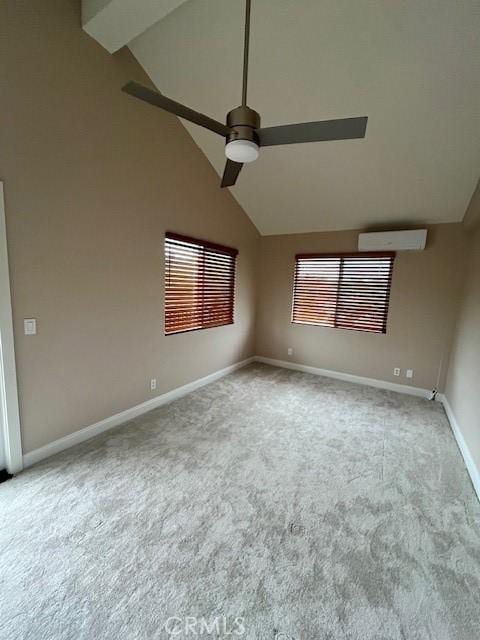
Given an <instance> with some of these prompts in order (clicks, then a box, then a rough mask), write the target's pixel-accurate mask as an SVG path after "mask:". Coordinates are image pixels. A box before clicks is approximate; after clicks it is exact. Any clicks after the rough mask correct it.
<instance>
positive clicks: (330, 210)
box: [129, 0, 480, 235]
mask: <svg viewBox="0 0 480 640" xmlns="http://www.w3.org/2000/svg"><path fill="white" fill-rule="evenodd" d="M243 16H244V3H243V1H242V0H189V1H188V2H185V3H183V4H181V5H180V6H179V7H178V8H177V9H175V10H174V11H173V12H171V13H170V14H169V15H167V16H166V17H165V18H163V20H161V21H159V22H157V23H156V24H155V25H153V26H152V27H150V28H149V29H148V30H147V31H145V33H143V34H142V35H140V36H139V37H137V38H136V39H135V40H133V41H132V42H131V43H130V45H129V46H130V49H131V50H132V52H133V54H134V55H135V56H136V58H137V59H138V60H139V62H140V63H141V64H142V66H143V67H144V68H145V70H146V71H147V73H148V74H149V76H150V77H151V78H152V80H153V81H154V83H155V84H156V86H157V87H158V88H159V89H160V90H161V91H162V92H163V93H165V94H166V95H168V96H170V97H172V98H174V99H176V100H179V101H181V102H184V103H185V104H187V105H189V106H191V107H192V108H194V109H197V110H199V111H203V112H205V113H207V114H208V115H210V116H212V117H214V118H217V119H219V120H221V121H224V119H225V114H226V112H227V111H229V110H230V109H232V108H233V107H235V106H237V105H238V104H239V102H240V93H241V65H242V46H243V32H242V31H243V19H244V17H243ZM479 33H480V4H479V3H478V0H463V1H462V0H456V1H454V2H452V0H401V1H396V2H382V1H380V0H275V2H272V0H253V2H252V36H251V58H250V59H251V67H250V80H249V99H248V103H249V105H250V106H251V107H253V108H254V109H256V110H257V111H259V112H260V114H261V116H262V124H263V126H271V125H276V124H284V123H289V122H301V121H309V120H322V119H329V118H339V117H350V116H362V115H368V116H369V122H368V128H367V137H366V139H365V140H352V141H339V142H321V143H315V144H303V145H289V146H285V147H271V148H264V149H262V150H261V155H260V158H259V159H258V160H257V161H256V162H255V163H253V164H251V165H249V166H246V167H244V169H243V170H242V173H241V174H240V177H239V181H238V183H237V185H236V186H235V187H233V188H232V189H231V190H232V193H233V194H234V196H235V198H236V199H237V200H238V202H239V203H240V204H241V205H242V206H243V208H244V209H245V211H246V212H247V214H248V215H249V216H250V217H251V219H252V220H253V222H254V223H255V225H256V226H257V228H258V229H259V231H260V233H262V234H266V235H269V234H277V233H282V234H283V233H299V232H308V231H323V230H333V229H351V228H358V227H366V226H371V225H382V224H389V225H391V224H399V225H400V224H410V223H422V224H423V223H426V222H432V223H433V222H450V221H459V220H461V219H462V218H463V215H464V213H465V210H466V208H467V205H468V202H469V199H470V197H471V195H472V193H473V190H474V188H475V185H476V182H477V179H478V177H479V167H480V38H479V35H478V34H479ZM144 108H153V107H149V106H147V105H143V106H142V105H141V104H140V103H139V109H144ZM185 126H186V127H187V129H188V130H189V132H190V133H191V135H192V136H193V138H194V139H195V141H196V142H197V144H198V145H199V146H200V147H201V149H203V151H204V152H205V154H206V156H207V157H208V159H209V160H210V162H211V163H212V165H213V166H214V167H215V169H216V170H217V172H218V173H219V174H221V173H222V172H223V165H224V150H223V140H222V139H221V138H220V137H218V136H216V135H215V134H213V133H210V132H208V131H205V130H203V129H201V128H199V127H196V126H195V125H191V124H190V123H185Z"/></svg>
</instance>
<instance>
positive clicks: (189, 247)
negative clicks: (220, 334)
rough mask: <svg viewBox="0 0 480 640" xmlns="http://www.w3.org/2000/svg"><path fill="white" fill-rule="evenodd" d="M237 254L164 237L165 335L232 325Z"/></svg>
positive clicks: (190, 240)
mask: <svg viewBox="0 0 480 640" xmlns="http://www.w3.org/2000/svg"><path fill="white" fill-rule="evenodd" d="M237 253H238V251H237V250H236V249H230V248H229V247H223V246H221V245H216V244H212V243H211V242H204V241H202V240H195V239H194V238H187V237H186V236H180V235H177V234H175V233H167V234H166V235H165V334H166V335H168V334H171V333H180V332H182V331H195V330H196V329H208V328H210V327H219V326H220V325H224V324H233V303H234V292H235V262H236V256H237Z"/></svg>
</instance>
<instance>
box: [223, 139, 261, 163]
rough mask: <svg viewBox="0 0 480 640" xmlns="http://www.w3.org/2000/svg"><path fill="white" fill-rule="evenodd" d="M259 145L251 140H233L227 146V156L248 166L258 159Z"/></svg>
mask: <svg viewBox="0 0 480 640" xmlns="http://www.w3.org/2000/svg"><path fill="white" fill-rule="evenodd" d="M258 151H259V147H258V144H255V142H252V141H251V140H232V142H228V143H227V144H226V145H225V155H226V156H227V158H228V159H229V160H233V162H241V163H242V164H246V163H248V162H253V161H254V160H256V159H257V158H258Z"/></svg>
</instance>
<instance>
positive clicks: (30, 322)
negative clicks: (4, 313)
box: [23, 318, 37, 336]
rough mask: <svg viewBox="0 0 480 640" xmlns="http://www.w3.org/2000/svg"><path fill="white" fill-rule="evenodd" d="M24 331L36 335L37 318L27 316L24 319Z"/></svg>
mask: <svg viewBox="0 0 480 640" xmlns="http://www.w3.org/2000/svg"><path fill="white" fill-rule="evenodd" d="M23 331H24V333H25V335H26V336H34V335H36V333H37V321H36V320H35V318H25V320H24V321H23Z"/></svg>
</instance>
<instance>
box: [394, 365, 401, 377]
mask: <svg viewBox="0 0 480 640" xmlns="http://www.w3.org/2000/svg"><path fill="white" fill-rule="evenodd" d="M393 375H394V376H397V377H398V376H399V375H400V367H395V369H394V370H393Z"/></svg>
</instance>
